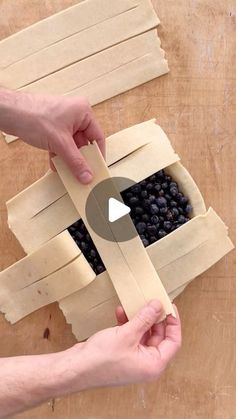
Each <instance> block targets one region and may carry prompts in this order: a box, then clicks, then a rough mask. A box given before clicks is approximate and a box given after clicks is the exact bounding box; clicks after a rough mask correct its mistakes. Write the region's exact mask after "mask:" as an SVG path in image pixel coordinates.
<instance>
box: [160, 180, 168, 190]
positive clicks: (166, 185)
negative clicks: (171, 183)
mask: <svg viewBox="0 0 236 419" xmlns="http://www.w3.org/2000/svg"><path fill="white" fill-rule="evenodd" d="M161 187H162V189H164V191H165V190H166V189H167V188H168V183H167V182H163V183H162V184H161Z"/></svg>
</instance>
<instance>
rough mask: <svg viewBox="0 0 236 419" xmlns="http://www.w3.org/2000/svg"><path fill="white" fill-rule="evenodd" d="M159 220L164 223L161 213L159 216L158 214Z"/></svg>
mask: <svg viewBox="0 0 236 419" xmlns="http://www.w3.org/2000/svg"><path fill="white" fill-rule="evenodd" d="M159 221H160V223H164V221H165V218H164V217H163V215H160V216H159Z"/></svg>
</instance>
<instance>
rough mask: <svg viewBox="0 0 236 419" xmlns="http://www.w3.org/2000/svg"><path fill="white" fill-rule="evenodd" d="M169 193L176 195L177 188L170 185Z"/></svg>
mask: <svg viewBox="0 0 236 419" xmlns="http://www.w3.org/2000/svg"><path fill="white" fill-rule="evenodd" d="M170 194H171V196H173V197H175V196H177V195H178V189H177V188H176V187H174V186H172V187H171V188H170Z"/></svg>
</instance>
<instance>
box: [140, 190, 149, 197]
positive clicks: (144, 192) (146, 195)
mask: <svg viewBox="0 0 236 419" xmlns="http://www.w3.org/2000/svg"><path fill="white" fill-rule="evenodd" d="M140 196H141V197H142V198H147V197H148V192H147V191H145V190H144V191H142V192H141V193H140Z"/></svg>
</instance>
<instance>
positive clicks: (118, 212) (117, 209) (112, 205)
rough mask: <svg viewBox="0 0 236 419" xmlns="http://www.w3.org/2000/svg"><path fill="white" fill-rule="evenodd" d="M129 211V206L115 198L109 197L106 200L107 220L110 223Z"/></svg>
mask: <svg viewBox="0 0 236 419" xmlns="http://www.w3.org/2000/svg"><path fill="white" fill-rule="evenodd" d="M129 213H130V208H129V207H127V205H125V204H123V202H120V201H117V199H115V198H109V200H108V220H109V221H110V223H114V221H117V220H119V219H120V218H122V217H124V216H125V215H127V214H129Z"/></svg>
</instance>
